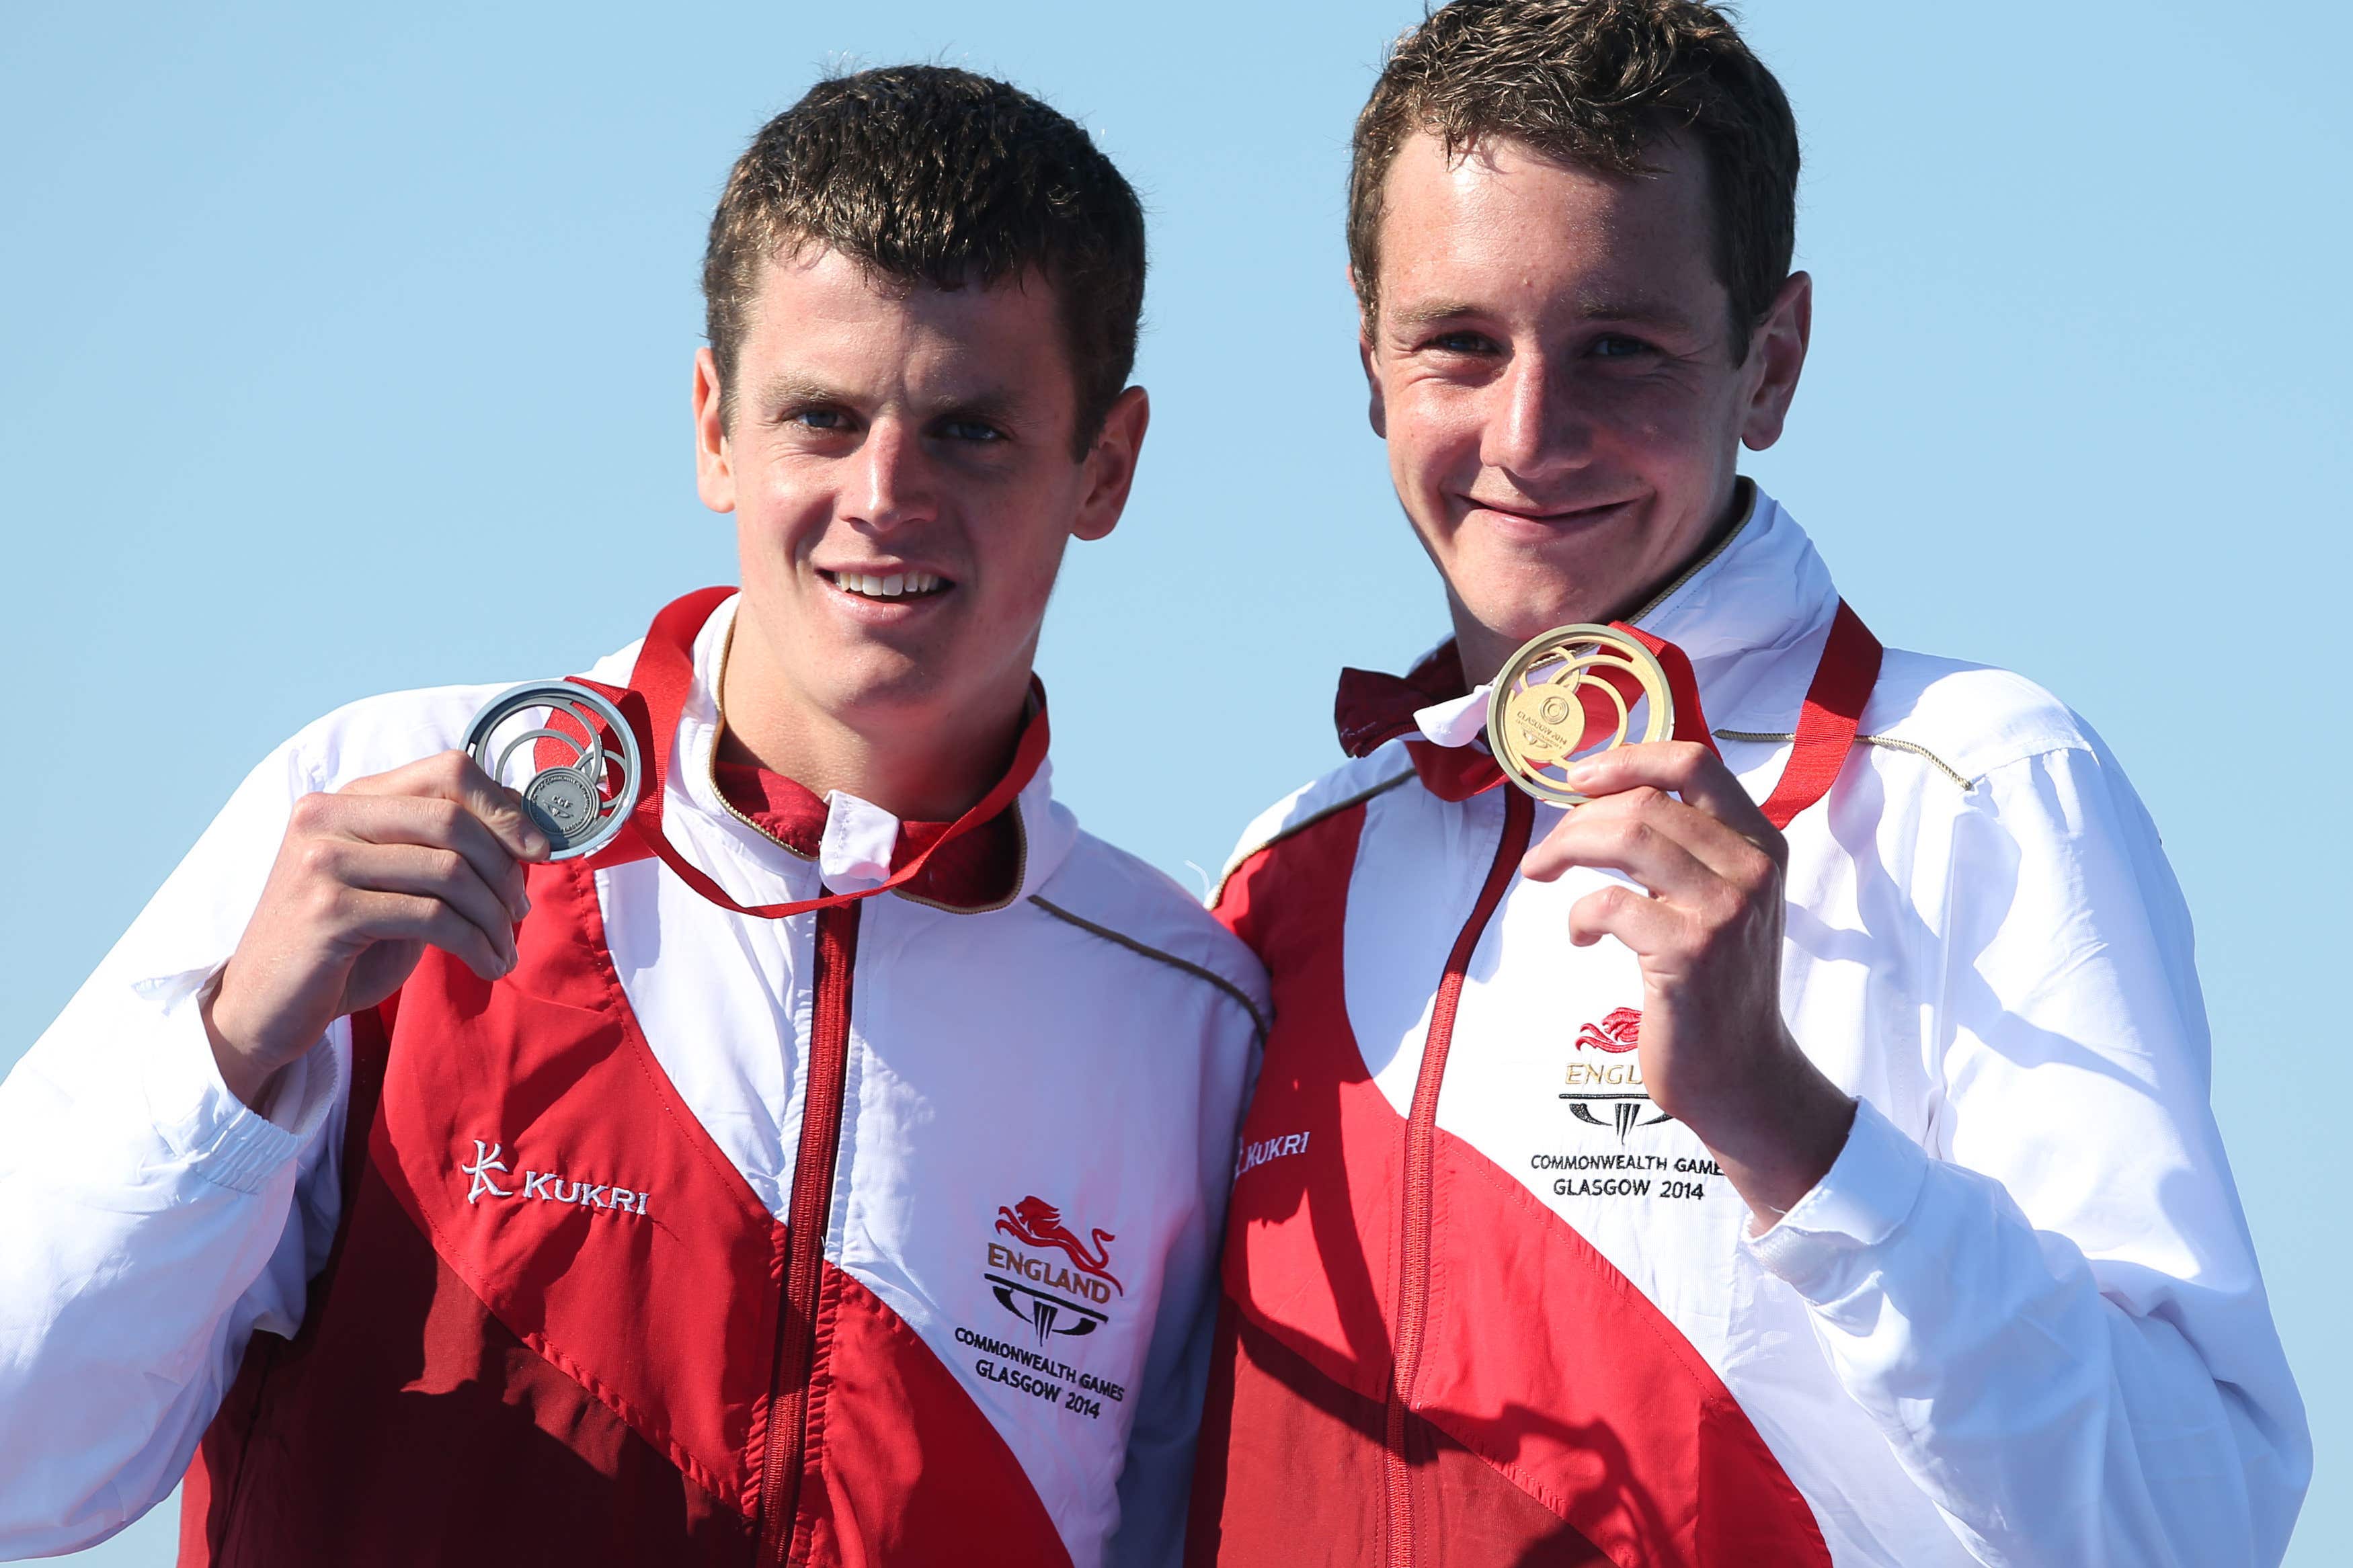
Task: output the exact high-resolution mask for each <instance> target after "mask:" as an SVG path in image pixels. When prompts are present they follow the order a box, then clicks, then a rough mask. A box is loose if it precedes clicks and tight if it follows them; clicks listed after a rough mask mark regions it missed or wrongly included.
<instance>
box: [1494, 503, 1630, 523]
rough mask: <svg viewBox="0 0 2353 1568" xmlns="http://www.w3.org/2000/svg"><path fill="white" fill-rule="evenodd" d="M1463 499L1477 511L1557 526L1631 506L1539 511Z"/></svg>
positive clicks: (1611, 504) (1595, 506) (1610, 504)
mask: <svg viewBox="0 0 2353 1568" xmlns="http://www.w3.org/2000/svg"><path fill="white" fill-rule="evenodd" d="M1463 499H1464V500H1467V501H1469V502H1470V503H1471V506H1472V510H1475V511H1492V512H1493V513H1495V514H1496V515H1498V516H1500V517H1509V518H1516V519H1518V520H1519V521H1522V522H1536V523H1551V524H1553V525H1555V526H1560V525H1563V524H1569V523H1578V522H1589V521H1594V520H1595V519H1597V518H1600V517H1604V516H1606V515H1608V514H1609V513H1610V512H1613V511H1616V510H1619V509H1620V507H1624V506H1627V505H1629V504H1630V502H1628V501H1622V500H1614V501H1597V502H1595V503H1594V504H1593V505H1591V506H1570V507H1561V508H1559V509H1557V510H1537V509H1536V508H1535V507H1531V506H1525V505H1506V504H1504V503H1502V502H1499V501H1490V500H1480V499H1479V498H1478V497H1476V496H1465V497H1464V498H1463Z"/></svg>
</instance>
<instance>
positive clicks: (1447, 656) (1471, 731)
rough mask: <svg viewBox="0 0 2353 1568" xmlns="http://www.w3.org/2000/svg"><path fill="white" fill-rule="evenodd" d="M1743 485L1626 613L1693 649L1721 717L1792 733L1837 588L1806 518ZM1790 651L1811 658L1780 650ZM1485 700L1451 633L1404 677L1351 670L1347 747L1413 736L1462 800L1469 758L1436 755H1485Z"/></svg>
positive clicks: (1438, 778) (1427, 770)
mask: <svg viewBox="0 0 2353 1568" xmlns="http://www.w3.org/2000/svg"><path fill="white" fill-rule="evenodd" d="M1743 482H1744V483H1746V484H1747V485H1748V488H1749V507H1748V510H1747V512H1746V515H1745V516H1743V517H1742V519H1741V521H1740V522H1739V523H1738V524H1737V525H1736V527H1735V528H1734V529H1733V531H1732V532H1731V533H1730V534H1729V535H1728V536H1726V538H1725V540H1724V542H1722V543H1721V544H1719V545H1717V546H1716V547H1715V549H1714V550H1713V551H1711V552H1708V553H1707V554H1706V555H1704V556H1703V557H1701V558H1700V559H1699V560H1698V561H1696V562H1694V563H1692V565H1690V566H1689V567H1687V568H1685V570H1684V571H1683V574H1681V575H1680V576H1678V577H1677V578H1676V579H1675V580H1674V581H1672V582H1671V583H1670V584H1667V586H1666V587H1665V588H1664V589H1662V591H1661V592H1660V594H1659V595H1657V596H1656V597H1655V598H1654V599H1652V600H1651V603H1650V604H1649V605H1645V606H1644V607H1643V608H1642V609H1641V610H1640V611H1638V612H1637V613H1636V614H1635V615H1633V616H1630V617H1629V619H1630V621H1631V622H1632V624H1633V625H1635V626H1640V627H1641V629H1642V630H1644V631H1646V632H1649V633H1651V635H1652V636H1654V637H1662V638H1664V639H1665V640H1666V641H1668V642H1672V643H1673V644H1675V645H1676V646H1677V647H1681V648H1682V649H1683V652H1684V653H1685V654H1686V655H1688V656H1689V657H1690V658H1691V661H1692V665H1693V668H1694V673H1695V674H1696V676H1697V677H1698V680H1699V687H1700V691H1701V694H1702V698H1703V700H1704V702H1705V704H1706V707H1707V710H1708V713H1709V715H1710V717H1711V718H1712V720H1713V721H1715V722H1716V723H1719V724H1726V725H1728V726H1729V727H1731V728H1734V729H1750V728H1756V729H1767V728H1770V729H1780V730H1786V729H1788V728H1791V727H1792V724H1793V722H1794V720H1793V716H1794V715H1795V714H1796V712H1797V710H1798V707H1799V703H1800V702H1801V701H1802V700H1803V699H1804V694H1805V689H1806V683H1807V681H1808V680H1809V679H1810V677H1811V673H1812V669H1813V657H1812V656H1813V655H1815V654H1817V653H1819V651H1820V646H1821V642H1822V639H1823V637H1825V636H1826V635H1827V634H1828V631H1829V626H1830V621H1831V616H1833V615H1834V614H1835V613H1836V611H1837V609H1838V590H1837V588H1836V586H1835V585H1834V584H1832V583H1831V574H1830V569H1829V567H1828V566H1826V565H1825V564H1824V563H1823V562H1822V558H1821V556H1820V554H1819V553H1818V552H1816V551H1815V549H1814V546H1813V542H1812V541H1811V540H1810V539H1809V538H1807V537H1806V532H1805V531H1804V530H1803V529H1802V528H1800V527H1799V526H1798V521H1797V519H1795V518H1793V517H1791V516H1790V515H1789V514H1788V511H1787V510H1784V509H1783V508H1782V506H1781V504H1780V503H1779V502H1778V501H1776V500H1773V498H1772V497H1770V496H1768V495H1767V494H1766V493H1765V492H1764V491H1763V490H1762V489H1759V488H1757V485H1756V484H1755V483H1754V482H1753V481H1746V480H1745V481H1743ZM1790 654H1799V655H1803V656H1805V657H1802V658H1787V657H1781V656H1785V655H1790ZM1486 703H1487V688H1486V687H1485V686H1484V685H1481V686H1479V687H1478V688H1476V689H1466V683H1465V679H1464V677H1463V674H1462V663H1461V656H1460V653H1459V652H1458V650H1457V649H1456V647H1455V646H1454V642H1453V639H1451V638H1449V639H1448V640H1447V641H1445V642H1443V643H1440V645H1439V646H1438V647H1436V648H1434V649H1432V650H1431V651H1430V653H1428V654H1426V655H1424V656H1423V657H1422V658H1421V659H1420V660H1419V662H1418V663H1416V664H1415V666H1414V667H1413V668H1412V669H1411V670H1410V671H1409V672H1408V673H1407V674H1405V675H1403V676H1397V675H1385V674H1380V673H1377V672H1375V671H1371V670H1362V669H1344V670H1342V671H1341V672H1340V688H1339V692H1338V696H1337V699H1336V700H1335V704H1334V717H1335V723H1336V726H1337V728H1338V730H1339V733H1340V744H1341V748H1342V749H1343V750H1344V751H1345V752H1347V753H1348V754H1349V755H1350V756H1352V757H1362V756H1367V755H1370V754H1371V753H1372V752H1374V751H1376V750H1377V749H1378V748H1379V747H1381V746H1383V745H1386V744H1388V742H1391V741H1394V740H1397V739H1398V738H1400V737H1405V738H1408V739H1409V741H1410V742H1411V743H1412V746H1411V749H1412V752H1413V755H1414V762H1415V766H1416V767H1417V769H1419V771H1420V772H1421V773H1422V776H1423V781H1424V783H1426V784H1429V785H1430V788H1431V789H1432V791H1433V792H1434V793H1437V794H1439V795H1443V796H1446V797H1447V798H1450V799H1460V798H1462V797H1461V795H1460V794H1457V793H1455V792H1456V791H1457V790H1460V789H1461V787H1462V785H1463V784H1464V783H1465V782H1466V777H1465V776H1458V775H1464V774H1465V769H1466V767H1467V763H1464V762H1462V761H1461V760H1459V759H1458V760H1453V761H1445V762H1441V761H1440V759H1439V758H1438V757H1437V756H1436V755H1434V753H1435V752H1459V751H1461V750H1463V749H1464V748H1473V749H1475V750H1478V751H1480V752H1483V750H1484V745H1485V740H1484V735H1485V729H1486V712H1487V708H1486ZM1482 787H1484V786H1483V784H1482ZM1470 793H1476V792H1475V791H1472V792H1470Z"/></svg>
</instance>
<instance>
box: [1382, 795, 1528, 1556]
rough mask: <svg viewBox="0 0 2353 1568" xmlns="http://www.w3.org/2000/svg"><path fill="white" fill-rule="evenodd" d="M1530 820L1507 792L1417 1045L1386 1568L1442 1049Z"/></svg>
mask: <svg viewBox="0 0 2353 1568" xmlns="http://www.w3.org/2000/svg"><path fill="white" fill-rule="evenodd" d="M1534 825H1535V803H1534V802H1532V801H1531V800H1529V798H1528V797H1527V796H1526V795H1522V794H1521V793H1520V792H1519V791H1518V790H1516V789H1512V788H1509V787H1506V788H1505V789H1504V837H1503V841H1502V842H1501V843H1499V844H1498V845H1497V846H1496V847H1495V858H1494V861H1493V864H1491V865H1490V866H1489V867H1488V868H1487V880H1486V882H1485V883H1484V885H1482V887H1481V888H1480V889H1479V901H1478V902H1477V903H1476V904H1475V905H1473V906H1472V910H1471V918H1470V919H1469V920H1468V921H1465V922H1463V926H1462V930H1461V934H1459V935H1458V936H1456V937H1455V939H1454V950H1453V951H1452V952H1450V953H1448V954H1447V955H1446V973H1445V974H1444V976H1443V977H1442V978H1440V981H1439V983H1438V999H1437V1001H1436V1003H1435V1004H1434V1005H1432V1006H1431V1008H1430V1034H1429V1037H1427V1038H1426V1039H1424V1040H1423V1042H1422V1047H1421V1068H1420V1071H1419V1073H1418V1074H1416V1075H1415V1078H1414V1084H1413V1109H1412V1110H1411V1111H1410V1112H1409V1114H1408V1116H1407V1117H1406V1124H1405V1225H1404V1232H1405V1235H1404V1254H1403V1261H1402V1266H1401V1268H1400V1269H1399V1272H1398V1330H1397V1344H1396V1347H1395V1353H1394V1354H1393V1355H1392V1357H1391V1367H1390V1373H1389V1380H1390V1381H1389V1400H1388V1452H1387V1454H1386V1456H1385V1461H1386V1462H1385V1465H1384V1476H1385V1479H1386V1481H1387V1485H1386V1488H1385V1490H1386V1491H1387V1493H1388V1562H1389V1568H1412V1563H1413V1501H1412V1493H1411V1490H1410V1486H1411V1482H1412V1472H1411V1470H1410V1468H1409V1466H1408V1465H1407V1463H1406V1454H1405V1445H1406V1411H1407V1408H1408V1402H1409V1400H1410V1398H1411V1397H1412V1394H1413V1384H1414V1378H1415V1376H1416V1375H1417V1374H1418V1373H1419V1372H1420V1370H1421V1331H1422V1320H1423V1318H1424V1317H1425V1316H1426V1315H1427V1314H1428V1312H1429V1310H1430V1158H1431V1149H1432V1145H1433V1144H1434V1143H1435V1142H1436V1139H1437V1129H1438V1089H1439V1084H1440V1080H1441V1079H1444V1078H1445V1076H1446V1053H1447V1049H1448V1047H1451V1045H1452V1044H1453V1042H1454V1012H1455V1008H1456V1007H1457V1006H1459V1005H1461V1000H1462V980H1463V976H1464V975H1465V974H1466V973H1468V972H1469V970H1470V967H1471V955H1472V952H1476V951H1477V949H1478V946H1479V938H1480V935H1481V934H1482V932H1484V931H1486V929H1487V922H1488V921H1491V920H1493V918H1494V914H1495V910H1496V909H1497V907H1498V906H1500V905H1501V904H1502V903H1503V901H1504V893H1505V892H1506V891H1507V890H1508V889H1510V887H1511V885H1512V879H1513V878H1514V876H1516V875H1517V874H1518V872H1519V868H1520V857H1521V856H1523V855H1525V854H1526V853H1527V849H1528V837H1529V835H1530V833H1531V831H1532V829H1533V827H1534Z"/></svg>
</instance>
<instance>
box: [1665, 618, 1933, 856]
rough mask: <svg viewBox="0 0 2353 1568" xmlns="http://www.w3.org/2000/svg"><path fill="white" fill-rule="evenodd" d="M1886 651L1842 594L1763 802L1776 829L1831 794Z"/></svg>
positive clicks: (1678, 702) (1679, 702) (1678, 700)
mask: <svg viewBox="0 0 2353 1568" xmlns="http://www.w3.org/2000/svg"><path fill="white" fill-rule="evenodd" d="M1886 651H1887V650H1886V649H1885V648H1883V647H1881V646H1880V642H1879V639H1878V638H1877V637H1873V636H1872V635H1871V628H1870V627H1869V626H1864V625H1863V624H1862V616H1858V615H1856V614H1855V613H1854V610H1853V609H1852V606H1850V605H1848V604H1847V602H1846V601H1845V600H1844V599H1841V600H1840V601H1839V607H1838V615H1837V616H1836V617H1835V618H1833V619H1832V620H1831V635H1830V639H1829V640H1828V641H1827V642H1825V643H1823V644H1822V657H1821V662H1820V663H1819V664H1817V665H1815V666H1814V679H1813V684H1811V685H1810V686H1809V687H1807V688H1806V702H1805V706H1804V707H1803V708H1801V709H1799V711H1798V732H1797V734H1796V736H1795V737H1794V738H1793V739H1792V740H1791V741H1790V742H1789V761H1788V765H1786V766H1785V767H1783V768H1782V770H1781V780H1780V782H1779V783H1778V784H1775V785H1774V786H1773V793H1772V794H1771V795H1767V796H1766V797H1765V804H1764V805H1763V807H1762V808H1761V809H1762V810H1763V811H1764V813H1765V820H1766V821H1767V822H1769V823H1771V824H1772V825H1773V826H1774V827H1775V828H1776V829H1779V830H1786V829H1787V828H1788V826H1789V824H1790V823H1792V822H1794V821H1795V820H1797V816H1798V813H1799V812H1801V811H1803V810H1805V809H1806V807H1808V806H1810V805H1813V804H1814V802H1816V801H1818V800H1820V799H1821V798H1822V796H1824V795H1828V794H1830V792H1831V785H1832V784H1836V783H1837V782H1838V776H1839V769H1841V768H1842V767H1844V766H1845V765H1846V754H1847V752H1849V751H1850V750H1851V749H1852V747H1853V745H1854V737H1855V732H1856V731H1858V730H1860V729H1861V728H1862V705H1863V704H1864V703H1865V702H1868V701H1869V700H1871V689H1872V687H1873V686H1874V685H1876V684H1877V683H1878V680H1879V665H1880V660H1881V658H1882V656H1883V655H1884V654H1885V653H1886ZM1675 701H1676V703H1677V704H1678V705H1680V704H1681V703H1682V701H1683V699H1682V698H1681V697H1680V696H1678V697H1677V698H1676V699H1675Z"/></svg>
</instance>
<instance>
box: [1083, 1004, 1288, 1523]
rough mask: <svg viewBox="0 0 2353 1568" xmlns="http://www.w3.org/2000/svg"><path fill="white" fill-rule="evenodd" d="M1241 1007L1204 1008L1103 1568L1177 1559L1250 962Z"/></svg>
mask: <svg viewBox="0 0 2353 1568" xmlns="http://www.w3.org/2000/svg"><path fill="white" fill-rule="evenodd" d="M1252 970H1253V972H1252V973H1251V974H1250V976H1249V978H1250V981H1251V982H1252V984H1250V986H1249V987H1248V988H1247V989H1248V992H1249V994H1250V999H1251V1000H1250V1010H1247V1011H1246V1010H1245V1009H1244V1008H1243V1007H1242V1006H1241V1005H1238V1004H1237V1003H1236V1002H1233V1001H1230V1000H1227V999H1225V998H1222V997H1220V998H1218V999H1216V1000H1213V1001H1212V1002H1210V1004H1209V1006H1210V1008H1211V1009H1212V1013H1213V1016H1212V1017H1211V1018H1210V1019H1209V1021H1208V1026H1207V1027H1205V1028H1204V1029H1203V1031H1202V1035H1203V1039H1202V1042H1201V1047H1200V1049H1199V1050H1198V1053H1197V1059H1198V1061H1199V1063H1200V1071H1201V1088H1200V1100H1199V1105H1200V1114H1199V1115H1198V1116H1197V1117H1196V1118H1195V1124H1196V1125H1197V1126H1198V1128H1199V1129H1200V1131H1199V1140H1200V1142H1199V1153H1198V1165H1197V1175H1196V1178H1195V1179H1196V1182H1197V1185H1196V1187H1195V1190H1194V1192H1193V1194H1191V1195H1192V1197H1193V1199H1194V1202H1193V1203H1192V1204H1191V1205H1189V1213H1188V1215H1187V1219H1186V1221H1185V1223H1184V1225H1183V1226H1182V1228H1181V1229H1180V1230H1179V1231H1178V1233H1177V1234H1176V1237H1175V1238H1174V1243H1173V1245H1172V1246H1171V1247H1169V1249H1168V1252H1167V1262H1166V1266H1165V1268H1164V1270H1163V1273H1162V1284H1161V1291H1160V1302H1159V1310H1158V1314H1157V1316H1156V1318H1155V1322H1154V1327H1153V1331H1152V1345H1151V1348H1150V1350H1149V1351H1148V1352H1146V1353H1145V1372H1144V1383H1143V1385H1142V1386H1141V1387H1140V1388H1138V1389H1136V1390H1135V1391H1134V1394H1133V1395H1132V1397H1134V1399H1135V1400H1136V1406H1135V1419H1134V1425H1133V1426H1131V1427H1130V1428H1129V1431H1128V1438H1127V1458H1126V1463H1125V1465H1124V1467H1123V1468H1122V1469H1121V1471H1120V1478H1119V1510H1120V1517H1119V1529H1118V1531H1117V1532H1116V1533H1114V1534H1113V1537H1112V1541H1111V1546H1110V1550H1109V1552H1107V1553H1106V1554H1105V1558H1104V1561H1105V1562H1106V1563H1107V1564H1109V1568H1176V1564H1177V1563H1178V1562H1180V1561H1181V1560H1182V1557H1183V1552H1184V1544H1185V1518H1186V1512H1187V1508H1188V1506H1189V1504H1190V1502H1191V1500H1192V1493H1193V1458H1194V1451H1195V1447H1196V1446H1197V1444H1198V1440H1199V1437H1200V1432H1201V1406H1202V1404H1203V1402H1204V1400H1205V1399H1206V1398H1207V1396H1208V1383H1209V1353H1210V1349H1211V1346H1212V1345H1213V1343H1214V1342H1215V1340H1216V1336H1217V1326H1218V1303H1219V1300H1221V1298H1222V1294H1223V1293H1222V1291H1221V1289H1220V1287H1219V1258H1220V1257H1221V1255H1222V1254H1223V1251H1224V1246H1223V1244H1224V1240H1225V1230H1226V1226H1225V1219H1226V1204H1227V1199H1228V1197H1229V1194H1230V1193H1231V1191H1232V1187H1233V1180H1234V1158H1235V1155H1236V1153H1237V1152H1238V1150H1239V1149H1240V1140H1241V1121H1242V1113H1243V1110H1245V1109H1246V1108H1247V1107H1248V1105H1249V1104H1250V1088H1251V1086H1252V1084H1253V1083H1254V1082H1255V1081H1256V1079H1257V1076H1258V1068H1259V1060H1260V1051H1261V1045H1262V1042H1263V1029H1262V1027H1261V1022H1260V1021H1261V1019H1262V1018H1263V1017H1264V1016H1266V1011H1267V1001H1266V994H1265V980H1264V975H1263V973H1262V972H1259V971H1256V969H1255V964H1254V963H1252Z"/></svg>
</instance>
